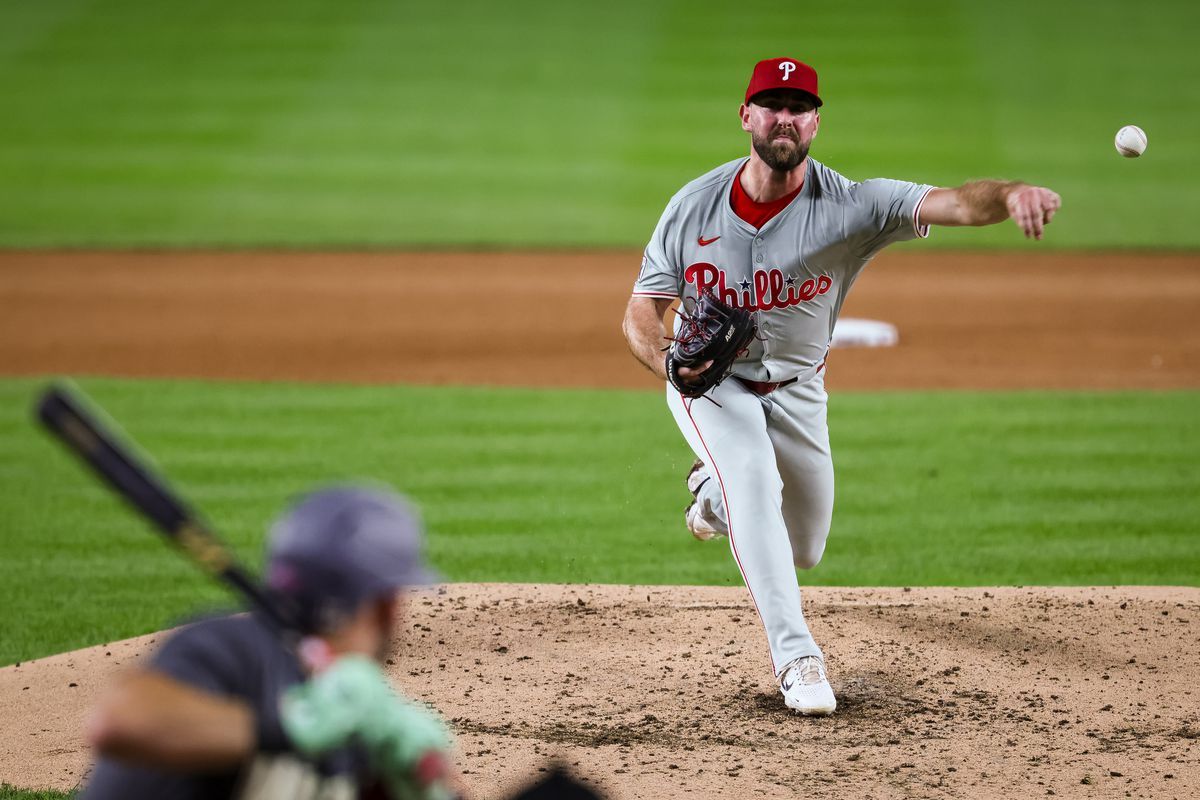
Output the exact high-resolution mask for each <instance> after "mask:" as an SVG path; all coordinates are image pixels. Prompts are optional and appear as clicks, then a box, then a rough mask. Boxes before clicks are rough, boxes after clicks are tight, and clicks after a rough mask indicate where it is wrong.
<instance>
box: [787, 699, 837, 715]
mask: <svg viewBox="0 0 1200 800" xmlns="http://www.w3.org/2000/svg"><path fill="white" fill-rule="evenodd" d="M784 705H787V703H786V702H785V703H784ZM788 710H789V711H791V712H792V713H793V714H795V715H797V716H800V717H828V716H830V715H831V714H833V712H834V711H837V705H836V704H835V705H834V706H833V708H806V709H800V708H792V707H791V706H788Z"/></svg>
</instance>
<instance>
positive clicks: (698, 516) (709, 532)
mask: <svg viewBox="0 0 1200 800" xmlns="http://www.w3.org/2000/svg"><path fill="white" fill-rule="evenodd" d="M705 505H707V502H705V503H700V502H699V501H697V500H693V501H692V503H691V505H689V506H688V507H687V508H685V509H684V510H683V519H684V521H685V522H687V529H688V530H689V531H691V532H692V536H695V537H696V538H697V539H699V540H700V541H702V542H707V541H708V540H709V539H715V538H717V537H718V536H724V535H725V531H719V530H717V529H716V528H714V527H713V526H712V525H710V524H709V522H708V520H707V519H705V518H704V508H703V506H705Z"/></svg>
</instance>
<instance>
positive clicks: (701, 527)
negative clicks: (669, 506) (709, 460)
mask: <svg viewBox="0 0 1200 800" xmlns="http://www.w3.org/2000/svg"><path fill="white" fill-rule="evenodd" d="M710 480H711V477H710V476H709V475H708V474H707V473H706V472H705V471H704V462H703V461H701V460H700V459H698V458H697V459H696V463H694V464H692V468H691V469H690V470H688V474H687V487H688V491H689V492H691V493H692V502H691V503H689V504H688V507H687V508H685V509H684V510H683V519H684V522H686V523H687V529H688V530H689V531H691V533H692V536H694V537H696V538H697V539H698V540H700V541H701V542H707V541H709V540H710V539H715V538H717V537H718V536H724V535H725V531H722V530H718V529H717V528H715V527H713V525H712V523H710V522H709V521H708V519H709V518H711V509H709V508H708V503H707V501H705V502H704V503H701V502H700V499H699V498H698V497H697V496H696V495H697V494H699V492H700V487H701V486H703V485H704V484H706V483H708V481H710Z"/></svg>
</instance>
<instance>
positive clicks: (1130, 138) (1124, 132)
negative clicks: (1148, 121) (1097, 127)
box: [1114, 125, 1148, 158]
mask: <svg viewBox="0 0 1200 800" xmlns="http://www.w3.org/2000/svg"><path fill="white" fill-rule="evenodd" d="M1147 143H1148V140H1147V139H1146V132H1145V131H1144V130H1142V129H1141V128H1139V127H1138V126H1137V125H1126V126H1125V127H1124V128H1121V130H1119V131H1117V139H1116V142H1114V144H1116V146H1117V152H1118V153H1120V154H1121V155H1123V156H1125V157H1126V158H1137V157H1138V156H1140V155H1141V154H1142V153H1144V152H1146V144H1147Z"/></svg>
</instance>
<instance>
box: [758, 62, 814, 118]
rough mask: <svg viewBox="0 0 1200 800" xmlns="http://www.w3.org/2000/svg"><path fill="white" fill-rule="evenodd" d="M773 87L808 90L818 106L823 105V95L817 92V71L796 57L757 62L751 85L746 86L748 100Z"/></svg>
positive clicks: (799, 90)
mask: <svg viewBox="0 0 1200 800" xmlns="http://www.w3.org/2000/svg"><path fill="white" fill-rule="evenodd" d="M772 89H795V90H796V91H798V92H807V93H808V94H811V95H812V98H813V101H814V102H815V103H816V104H817V105H818V106H820V105H821V97H820V95H818V94H817V71H816V70H815V69H813V68H812V67H810V66H809V65H808V64H805V63H804V62H803V61H797V60H796V59H794V58H768V59H764V60H763V61H760V62H758V63H757V64H755V65H754V74H753V75H751V76H750V85H749V86H747V87H746V102H747V103H749V102H750V98H751V97H753V96H754V95H756V94H758V93H759V92H768V91H770V90H772Z"/></svg>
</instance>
